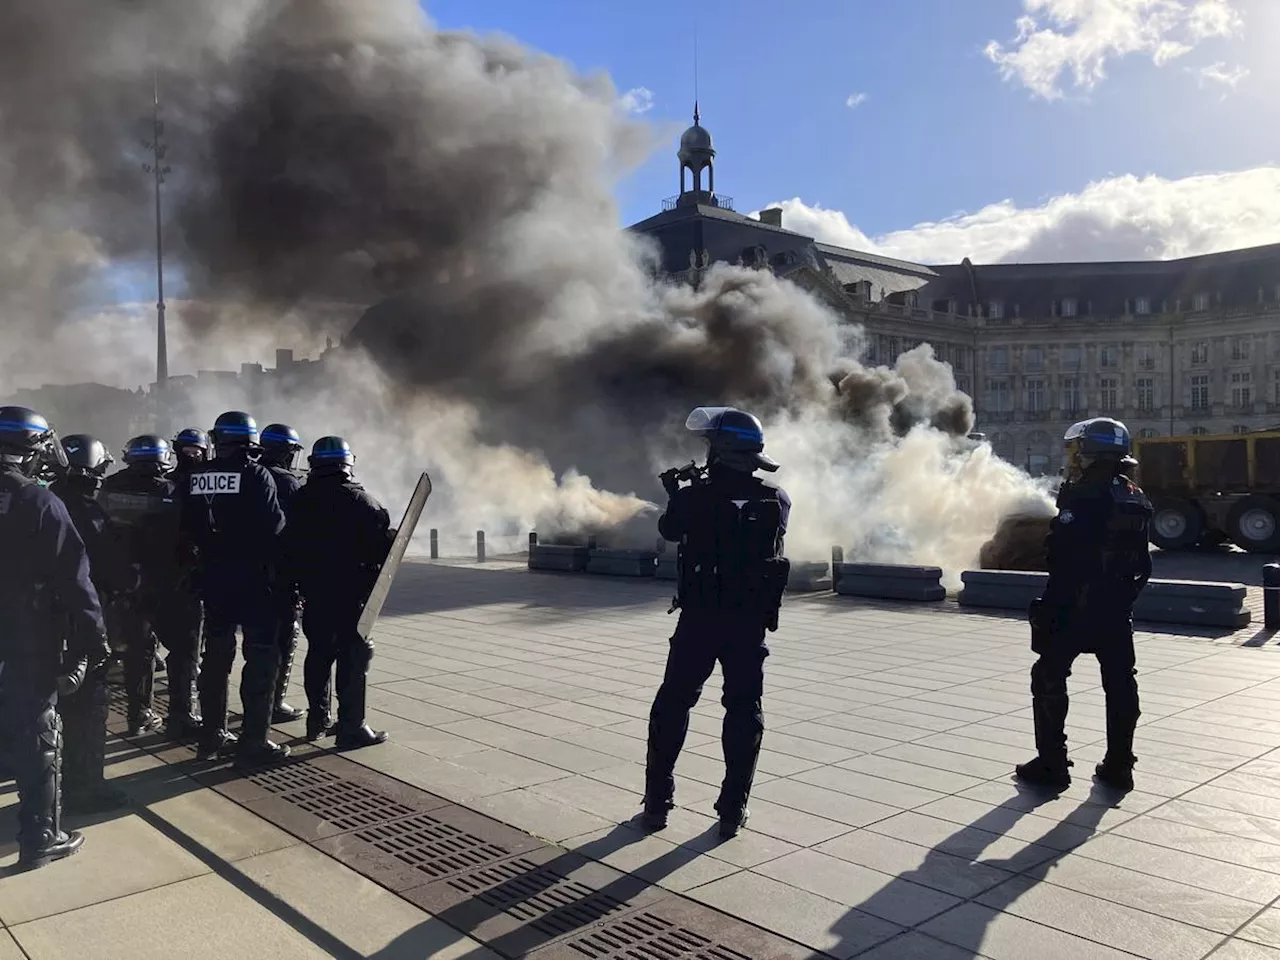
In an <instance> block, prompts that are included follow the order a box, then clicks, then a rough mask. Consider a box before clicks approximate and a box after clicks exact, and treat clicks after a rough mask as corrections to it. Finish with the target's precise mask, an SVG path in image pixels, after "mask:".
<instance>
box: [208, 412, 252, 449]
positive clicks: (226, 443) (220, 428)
mask: <svg viewBox="0 0 1280 960" xmlns="http://www.w3.org/2000/svg"><path fill="white" fill-rule="evenodd" d="M209 435H210V436H211V437H212V438H213V445H214V446H215V447H257V446H258V423H257V421H256V420H254V419H253V417H251V416H249V415H248V414H247V413H243V412H241V411H239V410H228V411H227V412H226V413H224V414H222V415H221V416H219V417H218V419H217V420H215V421H214V423H213V429H212V430H210V431H209Z"/></svg>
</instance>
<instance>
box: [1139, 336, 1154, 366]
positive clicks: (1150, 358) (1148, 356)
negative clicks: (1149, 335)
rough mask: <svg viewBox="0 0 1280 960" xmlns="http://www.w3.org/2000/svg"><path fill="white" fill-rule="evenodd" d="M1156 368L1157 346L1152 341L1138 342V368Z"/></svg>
mask: <svg viewBox="0 0 1280 960" xmlns="http://www.w3.org/2000/svg"><path fill="white" fill-rule="evenodd" d="M1155 368H1156V348H1155V347H1154V346H1153V345H1152V344H1150V343H1140V344H1138V369H1139V370H1154V369H1155Z"/></svg>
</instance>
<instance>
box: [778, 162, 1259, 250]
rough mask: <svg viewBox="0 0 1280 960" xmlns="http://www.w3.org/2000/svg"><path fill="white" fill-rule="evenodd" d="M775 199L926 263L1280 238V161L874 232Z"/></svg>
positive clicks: (800, 216) (813, 231)
mask: <svg viewBox="0 0 1280 960" xmlns="http://www.w3.org/2000/svg"><path fill="white" fill-rule="evenodd" d="M771 206H781V207H782V208H783V223H784V224H785V225H786V226H787V228H788V229H791V230H795V231H798V232H799V233H805V234H810V235H812V236H814V237H816V238H817V239H819V240H822V241H825V242H827V243H834V244H839V245H840V246H847V247H852V248H854V249H858V250H866V251H869V252H873V253H880V254H884V255H886V256H892V257H900V258H902V259H904V260H912V261H916V262H922V263H958V262H959V261H960V260H962V259H963V258H965V257H969V258H970V259H971V260H973V262H974V263H1001V262H1012V261H1015V260H1023V261H1073V260H1075V261H1079V260H1143V259H1157V260H1162V259H1171V258H1175V257H1186V256H1194V255H1196V254H1202V253H1215V252H1219V251H1222V250H1232V249H1238V248H1241V247H1251V246H1259V245H1262V244H1267V243H1275V242H1280V166H1267V167H1256V168H1254V169H1250V170H1241V171H1237V172H1234V173H1217V174H1207V175H1202V176H1194V177H1184V178H1182V179H1166V178H1164V177H1155V176H1147V177H1137V176H1133V175H1126V176H1121V177H1112V178H1109V179H1106V180H1099V181H1095V182H1094V183H1090V184H1089V185H1088V186H1086V187H1085V188H1084V189H1083V190H1081V191H1079V192H1078V193H1068V194H1063V195H1061V196H1058V197H1053V198H1052V199H1049V200H1047V201H1045V202H1044V203H1041V204H1039V205H1037V206H1029V207H1020V206H1018V205H1017V204H1015V203H1014V202H1013V201H1011V200H1003V201H1000V202H998V203H992V204H989V205H988V206H986V207H983V208H982V209H981V210H978V211H976V212H974V213H962V214H959V215H957V216H954V217H950V218H948V219H946V220H938V221H934V222H930V223H921V224H917V225H915V226H913V227H909V228H906V229H902V230H894V231H890V232H888V233H885V234H881V235H879V236H874V237H873V236H868V235H867V234H866V233H864V232H863V231H862V230H860V229H859V228H858V227H857V226H856V225H855V224H852V223H850V222H849V220H848V218H847V217H846V216H845V214H844V213H842V212H841V211H839V210H832V209H829V208H823V207H818V206H810V205H809V204H806V203H805V202H804V201H803V200H801V199H800V198H799V197H794V198H792V199H790V200H784V201H781V202H779V203H775V204H771Z"/></svg>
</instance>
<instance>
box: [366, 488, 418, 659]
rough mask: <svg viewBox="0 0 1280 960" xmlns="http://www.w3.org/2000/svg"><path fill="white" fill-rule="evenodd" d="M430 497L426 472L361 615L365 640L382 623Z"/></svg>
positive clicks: (410, 502)
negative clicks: (381, 619) (410, 543)
mask: <svg viewBox="0 0 1280 960" xmlns="http://www.w3.org/2000/svg"><path fill="white" fill-rule="evenodd" d="M429 496H431V477H429V476H428V475H427V474H425V473H424V474H423V475H422V476H421V477H419V478H418V486H417V487H416V488H415V489H414V491H413V496H412V497H410V498H409V506H407V507H406V508H405V511H404V517H403V518H402V519H401V520H400V526H399V528H398V529H397V530H396V538H395V540H394V541H392V543H391V550H390V551H389V552H388V553H387V559H386V560H384V561H382V569H381V570H380V571H378V580H377V582H376V583H375V584H374V585H373V590H371V591H370V592H369V599H367V600H366V601H365V602H364V612H363V613H361V614H360V622H359V623H358V624H357V625H356V630H357V631H358V632H359V634H360V637H361V638H362V639H364V640H368V639H369V635H370V634H371V633H373V626H374V624H376V623H377V622H378V614H380V613H381V612H382V605H383V604H384V603H386V602H387V594H388V593H390V592H391V584H392V581H394V580H395V578H396V571H397V570H399V569H400V561H401V560H403V559H404V552H405V550H407V549H408V547H409V541H410V540H412V539H413V531H414V530H415V529H416V528H417V526H418V518H419V517H421V516H422V508H423V507H424V506H426V503H427V497H429Z"/></svg>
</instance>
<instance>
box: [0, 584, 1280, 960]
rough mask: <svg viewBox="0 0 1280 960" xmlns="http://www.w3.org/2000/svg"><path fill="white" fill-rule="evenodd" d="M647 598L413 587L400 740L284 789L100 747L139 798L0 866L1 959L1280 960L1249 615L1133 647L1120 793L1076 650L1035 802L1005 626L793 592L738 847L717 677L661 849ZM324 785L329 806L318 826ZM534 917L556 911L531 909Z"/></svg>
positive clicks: (2, 799) (1270, 709)
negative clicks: (650, 783) (334, 806)
mask: <svg viewBox="0 0 1280 960" xmlns="http://www.w3.org/2000/svg"><path fill="white" fill-rule="evenodd" d="M669 599H670V585H669V584H661V583H655V582H652V581H650V582H644V581H628V580H614V579H608V578H597V577H585V576H581V577H579V576H557V575H553V574H531V573H529V572H527V571H525V570H523V569H522V568H521V567H520V566H519V565H518V564H514V563H504V562H491V563H488V564H484V565H476V564H428V563H410V564H406V566H405V567H404V568H402V570H401V573H400V577H399V579H398V581H397V584H396V588H395V590H394V591H393V593H392V597H391V599H390V601H389V602H388V606H387V610H386V613H385V616H384V619H383V621H382V622H381V623H380V625H379V628H378V634H377V641H378V652H377V655H376V658H375V663H374V671H373V675H372V676H371V683H372V684H373V687H372V689H371V691H370V705H371V707H372V708H373V709H372V710H371V716H370V722H371V723H372V724H373V725H374V726H376V727H384V728H386V729H388V730H390V731H391V734H392V742H390V743H388V744H385V745H383V746H380V747H375V748H371V749H368V750H364V751H359V752H356V753H351V754H346V755H343V756H344V757H345V759H342V758H339V757H335V756H333V755H331V754H329V753H327V752H324V751H309V750H307V749H306V748H305V747H304V748H303V749H302V750H300V751H299V753H300V755H301V757H302V759H303V760H304V761H305V763H304V765H303V767H300V768H298V769H299V770H305V771H306V772H305V776H303V775H302V774H299V773H297V772H295V773H291V774H288V775H287V776H283V777H281V776H275V775H271V776H268V775H255V776H251V777H249V778H241V777H236V776H233V775H232V774H231V773H230V772H229V771H225V770H222V771H221V772H220V773H218V772H215V773H210V772H209V769H210V768H208V767H207V766H206V767H205V768H201V767H199V766H197V765H196V764H195V761H194V760H193V759H192V757H191V754H190V751H189V750H187V749H186V748H184V747H172V746H167V745H165V744H164V742H163V741H161V740H160V739H159V738H154V737H151V738H144V739H143V740H140V741H137V742H126V741H124V740H122V739H119V738H118V737H113V739H112V741H111V744H110V747H111V755H110V757H109V763H110V766H109V770H110V773H111V776H112V777H113V778H114V780H115V782H116V783H118V784H120V785H122V786H123V788H124V789H125V790H126V791H127V792H128V793H129V795H130V796H131V797H132V799H133V803H132V806H131V807H129V808H126V809H125V810H123V811H120V812H117V813H114V814H110V815H105V816H101V817H99V818H96V819H95V820H93V821H90V822H89V823H88V824H87V826H86V827H85V829H86V833H87V836H88V843H87V844H86V847H85V849H84V851H83V852H82V853H81V854H80V855H78V856H76V857H74V858H72V859H70V860H68V861H64V862H61V863H58V864H55V865H53V866H51V867H49V868H47V869H45V870H41V871H37V872H35V873H30V874H17V875H11V876H3V877H0V921H2V922H3V924H4V926H5V932H4V933H3V934H2V935H0V936H2V937H3V939H0V960H10V958H17V957H29V958H32V960H44V958H54V957H71V956H74V957H76V958H77V960H90V958H98V957H103V958H115V957H129V958H137V960H145V958H151V957H155V958H160V957H164V958H172V957H184V958H191V960H195V958H204V957H221V958H226V957H272V958H282V960H283V958H292V957H300V958H302V957H324V956H335V957H344V958H346V957H377V958H380V960H392V958H396V960H399V958H414V957H468V958H471V957H474V958H479V957H490V956H496V955H506V956H516V955H521V954H524V953H527V952H537V953H538V954H539V955H541V956H547V957H552V956H555V957H561V956H572V957H576V958H583V957H587V958H591V957H613V956H619V957H621V956H628V957H636V958H640V957H644V958H654V960H658V958H666V957H672V958H675V957H689V958H694V957H697V958H711V960H740V958H741V957H744V956H746V957H756V956H761V957H765V956H768V957H774V956H777V957H782V956H786V957H804V956H822V955H828V956H833V957H838V958H845V957H853V956H858V957H868V958H874V960H885V958H912V960H934V958H937V960H952V958H966V957H987V958H991V960H1015V958H1024V957H1027V958H1035V960H1049V958H1058V957H1062V958H1094V957H1099V958H1102V957H1106V958H1112V957H1116V958H1118V957H1133V956H1138V957H1148V958H1153V960H1183V958H1185V960H1197V958H1201V957H1207V956H1210V955H1212V956H1213V957H1214V958H1215V960H1253V958H1257V960H1264V958H1272V960H1280V908H1277V906H1276V904H1277V903H1278V902H1280V657H1277V652H1276V649H1275V647H1274V646H1273V644H1274V643H1275V642H1276V641H1275V640H1274V639H1273V638H1272V637H1271V636H1270V635H1269V634H1268V633H1267V632H1266V631H1263V630H1261V623H1260V622H1257V621H1255V623H1254V624H1253V625H1251V626H1250V627H1249V628H1246V629H1245V630H1243V631H1240V632H1239V633H1237V634H1230V633H1224V632H1218V633H1216V634H1215V633H1213V632H1207V633H1203V634H1201V635H1187V634H1178V633H1172V632H1160V633H1149V632H1143V633H1142V634H1141V635H1140V642H1139V649H1138V662H1139V669H1140V677H1139V681H1140V685H1141V691H1142V705H1143V717H1142V726H1141V728H1140V730H1139V736H1138V738H1137V744H1136V752H1137V753H1138V754H1139V756H1140V758H1141V761H1140V764H1139V766H1138V769H1137V780H1138V789H1137V790H1136V791H1135V792H1133V793H1131V794H1128V795H1127V796H1124V797H1123V798H1121V797H1118V796H1116V795H1114V794H1111V793H1110V792H1107V791H1103V790H1100V789H1098V788H1096V787H1094V786H1093V785H1092V783H1091V781H1090V774H1091V770H1092V766H1093V764H1094V763H1095V762H1097V760H1099V759H1100V758H1101V755H1102V751H1103V747H1104V723H1103V709H1102V704H1103V701H1102V697H1101V692H1100V689H1099V680H1098V673H1097V667H1096V664H1095V663H1094V662H1093V660H1092V659H1091V658H1087V659H1084V658H1082V659H1081V660H1080V661H1079V663H1078V669H1077V672H1076V675H1075V676H1073V678H1072V681H1071V689H1072V710H1071V716H1070V720H1069V725H1068V732H1069V736H1070V738H1071V745H1072V750H1073V754H1072V755H1073V759H1074V761H1075V769H1074V773H1075V775H1076V781H1075V783H1074V784H1073V786H1072V788H1071V789H1070V790H1069V791H1067V792H1066V793H1065V794H1063V795H1062V796H1061V797H1058V798H1056V799H1051V800H1045V799H1044V798H1043V797H1039V796H1036V795H1034V794H1030V793H1026V792H1022V791H1020V790H1019V789H1018V788H1017V787H1016V786H1015V784H1014V782H1013V780H1012V777H1011V771H1012V767H1013V764H1014V763H1016V762H1020V761H1022V760H1025V759H1027V758H1028V757H1030V755H1031V753H1032V752H1033V749H1032V737H1031V716H1030V706H1029V693H1028V678H1027V670H1028V668H1029V666H1030V664H1031V653H1030V651H1029V649H1028V647H1027V637H1026V627H1025V624H1023V623H1022V622H1020V621H1019V620H1018V619H1016V618H1006V617H1000V616H993V615H989V614H978V613H968V612H962V611H960V610H958V609H957V608H956V607H955V606H954V604H938V605H934V606H929V607H920V606H911V605H903V604H887V603H886V604H876V603H870V602H862V601H854V600H851V599H849V598H840V597H834V596H830V595H824V596H811V597H797V598H789V600H788V602H787V605H786V607H785V609H784V611H783V616H782V629H781V630H779V631H778V632H777V633H776V634H772V635H770V638H769V643H770V647H771V649H772V655H771V657H770V658H769V660H768V662H767V683H766V700H765V714H766V724H767V727H768V730H767V732H766V734H765V742H764V747H765V749H764V752H763V754H762V755H761V760H760V769H759V774H758V777H757V780H756V787H755V790H754V793H753V798H752V803H751V811H752V819H751V823H750V825H749V827H748V828H747V830H746V831H744V832H743V833H742V834H741V835H740V836H738V837H737V838H735V839H734V840H731V841H728V842H720V841H718V839H717V837H716V835H715V820H714V818H713V811H712V807H711V804H712V802H713V800H714V798H715V794H716V790H717V786H718V784H719V781H720V777H721V775H722V772H723V764H722V762H721V760H720V758H719V750H720V745H719V731H720V715H721V710H720V706H719V702H718V700H719V691H718V689H717V688H716V685H717V683H718V680H716V679H713V680H712V682H711V683H709V684H708V687H707V689H706V691H705V693H704V696H703V700H702V703H701V704H700V705H699V706H698V708H697V710H696V713H695V716H694V717H693V720H692V724H691V731H690V736H689V740H688V743H687V746H686V751H685V754H684V756H683V757H682V759H681V761H680V764H679V766H678V767H677V776H678V786H677V790H678V794H677V802H678V804H679V807H678V809H677V810H676V811H675V812H674V813H673V815H672V818H671V825H670V827H669V828H668V829H667V830H666V831H664V832H662V833H661V834H657V835H653V836H644V835H642V834H641V833H639V832H638V831H636V830H635V829H634V828H633V827H632V826H630V825H628V823H629V821H630V820H631V818H633V817H634V816H635V815H636V813H637V812H638V810H639V801H640V795H641V790H642V784H643V762H644V750H645V743H644V738H645V733H646V726H647V723H646V721H647V715H648V710H649V705H650V702H651V700H652V696H653V693H654V691H655V689H656V687H657V684H658V682H659V679H660V677H661V674H662V669H663V663H664V658H665V654H666V647H667V638H668V636H669V635H670V632H671V629H672V627H673V625H674V616H671V617H668V616H667V615H666V609H667V606H668V604H669ZM299 673H300V671H299ZM297 679H299V678H298V677H297V676H295V681H296V680H297ZM295 686H297V684H296V682H295ZM294 698H295V702H301V699H302V695H301V691H300V689H299V690H295V692H294ZM294 727H296V728H297V729H293V728H294ZM301 727H302V725H301V724H295V725H290V727H284V728H281V730H280V733H281V735H282V736H284V737H285V738H286V739H290V738H295V737H299V736H300V735H301V733H302V729H301ZM116 729H117V730H118V729H119V728H118V727H116ZM329 742H330V743H331V742H332V741H329ZM290 777H292V778H293V780H292V781H290V782H288V783H286V782H284V781H286V780H289V778H290ZM339 781H341V782H340V783H339ZM317 784H318V785H319V786H317ZM326 784H327V786H326ZM343 784H345V786H343ZM321 787H323V788H324V789H328V790H329V791H330V792H329V793H327V794H325V793H323V791H322V790H320V788H321ZM338 787H341V790H338ZM7 789H8V793H6V794H3V795H0V804H3V805H4V808H3V811H0V813H2V815H0V836H2V837H5V838H7V837H10V836H11V835H12V833H13V822H12V821H13V803H14V801H15V797H14V795H13V793H12V787H11V785H10V786H9V787H8V788H7ZM317 791H320V792H317ZM335 791H336V792H335ZM322 795H323V796H331V797H339V801H340V805H342V810H343V813H342V815H341V816H338V815H336V814H333V813H329V812H326V811H324V810H323V809H319V808H317V806H316V804H315V803H311V804H310V805H308V803H309V801H308V799H307V798H308V797H319V796H322ZM343 797H345V798H346V799H345V800H343V799H341V798H343ZM281 798H283V800H287V801H288V803H289V804H292V806H288V805H287V804H285V803H284V802H283V801H282V799H281ZM339 801H334V802H335V803H339ZM286 806H288V809H286ZM375 808H376V809H375ZM318 809H319V812H318V813H317V810H318ZM299 811H303V812H299ZM307 811H310V812H307ZM307 817H310V818H311V819H306V818H307ZM343 817H345V818H346V821H345V822H344V821H343ZM326 818H327V819H326ZM379 818H380V819H379ZM427 823H430V824H432V825H433V826H432V828H431V829H432V830H433V831H434V833H432V834H431V838H432V839H431V841H430V842H431V843H434V844H435V845H434V846H431V845H430V844H428V845H427V846H425V847H424V846H422V843H425V842H426V841H422V840H421V837H422V836H424V833H423V831H424V830H425V829H426V828H425V827H424V826H423V825H424V824H427ZM415 831H416V832H415ZM410 835H412V836H413V837H417V838H418V839H417V840H415V841H414V842H415V843H418V844H419V845H418V846H417V847H412V845H411V844H409V843H407V841H405V839H404V838H405V837H408V836H410ZM459 838H469V839H466V842H465V843H463V842H461V841H460V839H459ZM420 841H421V842H420ZM446 841H449V842H450V843H451V844H452V846H448V847H446V846H442V844H444V843H445V842H446ZM362 844H363V846H362ZM411 847H412V849H411ZM422 849H430V850H434V851H442V850H446V849H447V850H448V854H447V855H444V854H441V855H440V858H439V862H436V861H432V862H425V861H424V860H423V859H422V857H421V856H420V855H417V854H414V850H422ZM486 851H487V852H486ZM0 855H2V856H3V857H4V860H3V863H4V864H10V863H11V862H12V861H13V859H14V855H15V851H14V849H13V845H12V843H8V844H7V845H5V846H3V847H0ZM415 856H417V857H418V859H416V860H415V859H414V857H415ZM486 858H487V859H486ZM512 864H518V865H520V866H519V868H518V869H516V868H514V867H512ZM409 867H412V870H410V869H409ZM486 870H488V871H490V872H491V873H493V875H494V877H496V878H499V879H500V878H501V877H505V878H506V879H505V880H502V881H501V882H499V879H494V880H492V881H486V882H485V883H481V882H480V881H479V880H477V879H476V878H477V877H482V876H483V875H484V872H485V871H486ZM502 870H506V873H502ZM450 871H452V872H450ZM548 871H552V872H551V873H548ZM409 873H412V874H413V877H412V878H409V876H408V874H409ZM535 879H536V880H537V881H538V882H536V883H535V882H533V881H534V880H535ZM427 881H430V882H427ZM464 881H465V882H464ZM467 884H471V886H470V887H468V886H467ZM495 885H496V886H495ZM468 890H470V891H472V892H470V893H468V892H467V891H468ZM495 891H500V893H501V895H500V896H499V895H498V893H495ZM513 891H514V892H513ZM552 895H554V896H555V897H558V898H559V899H558V900H557V901H556V903H555V909H554V911H553V912H554V914H555V922H554V923H552V922H551V921H550V920H549V919H548V917H550V916H551V914H539V913H538V910H541V909H543V907H541V906H538V905H539V904H542V903H543V902H544V901H547V900H548V898H550V897H552ZM593 904H594V905H595V906H592V907H591V909H588V906H591V905H593ZM600 904H604V906H600ZM548 909H550V908H548ZM592 910H594V911H595V912H592ZM664 918H665V919H664ZM672 918H677V919H675V920H673V919H672ZM678 918H684V919H678ZM645 924H648V927H645ZM663 924H665V926H662V930H664V931H666V933H664V934H661V935H660V933H658V932H654V931H655V930H656V929H657V926H661V925H663ZM655 925H657V926H655ZM642 928H643V929H642ZM592 931H597V933H596V934H593V935H592V936H584V934H590V933H591V932H592ZM628 931H629V932H628ZM636 931H640V932H636ZM716 931H720V932H716ZM753 932H754V933H753ZM624 934H626V935H625V936H624ZM628 936H630V937H631V939H630V940H628V939H627V937H628ZM753 936H754V937H755V939H752V937H753ZM642 941H643V943H642ZM628 943H630V944H633V945H634V946H633V947H630V948H629V947H628V946H627V944H628Z"/></svg>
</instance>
